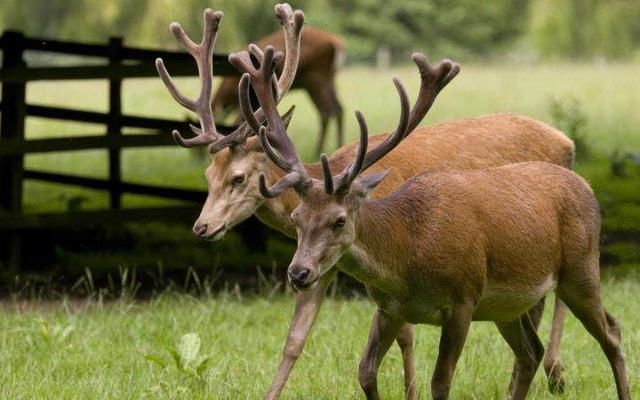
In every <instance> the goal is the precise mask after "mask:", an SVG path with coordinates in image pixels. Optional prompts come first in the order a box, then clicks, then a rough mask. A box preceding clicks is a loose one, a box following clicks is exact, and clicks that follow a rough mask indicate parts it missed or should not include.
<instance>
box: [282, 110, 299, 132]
mask: <svg viewBox="0 0 640 400" xmlns="http://www.w3.org/2000/svg"><path fill="white" fill-rule="evenodd" d="M295 110H296V106H295V105H293V106H291V108H289V109H288V110H287V112H286V113H284V114H283V115H282V117H281V118H282V122H283V123H284V127H285V129H288V128H289V122H291V118H293V112H294V111H295Z"/></svg>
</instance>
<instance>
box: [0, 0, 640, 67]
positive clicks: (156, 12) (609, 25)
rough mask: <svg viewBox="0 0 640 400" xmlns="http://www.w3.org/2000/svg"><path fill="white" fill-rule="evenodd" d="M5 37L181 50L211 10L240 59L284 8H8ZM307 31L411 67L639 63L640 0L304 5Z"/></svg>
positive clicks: (225, 43)
mask: <svg viewBox="0 0 640 400" xmlns="http://www.w3.org/2000/svg"><path fill="white" fill-rule="evenodd" d="M3 2H4V4H3V7H1V8H0V28H3V29H6V28H12V29H18V30H22V31H24V32H25V33H26V34H28V35H32V36H43V37H54V38H60V39H75V40H82V41H90V42H91V41H93V42H106V40H107V38H108V37H109V36H124V37H126V42H127V43H128V44H132V45H138V46H159V47H165V48H166V47H168V48H171V47H176V46H177V44H176V43H175V41H173V40H172V39H171V36H170V35H169V34H168V32H167V27H168V25H169V23H170V22H171V21H179V22H181V23H182V24H183V26H184V27H185V29H186V30H187V32H189V33H190V34H192V35H194V37H198V36H199V34H200V29H201V24H202V21H201V18H202V10H203V9H204V8H205V7H211V8H214V9H221V10H224V11H225V19H224V22H223V25H222V26H223V28H222V29H221V30H220V34H219V38H218V46H217V48H218V50H220V51H232V50H236V49H238V48H241V47H244V46H245V45H246V44H247V43H249V42H251V41H255V40H256V39H258V38H259V37H261V36H263V35H265V34H267V33H269V32H271V31H273V30H275V29H277V26H278V25H277V21H276V20H275V18H273V17H272V14H273V11H272V10H273V4H274V3H275V2H276V1H275V0H242V1H238V0H153V1H152V0H74V1H69V0H46V1H42V0H3ZM291 3H293V6H294V7H298V8H301V9H303V10H305V12H306V15H307V22H308V23H309V24H310V25H314V26H318V27H320V28H324V29H326V30H329V31H332V32H335V33H337V34H339V35H342V36H343V37H345V39H346V40H347V43H348V47H349V59H350V60H352V61H354V60H355V61H358V60H372V59H374V57H375V54H376V51H377V50H378V49H380V48H386V49H388V50H390V52H391V54H392V56H393V57H392V58H393V59H395V60H397V59H400V60H407V57H406V56H407V55H408V53H410V52H411V51H414V50H419V51H423V52H425V53H427V54H429V55H430V56H431V57H433V58H436V57H441V56H449V57H455V58H457V59H464V58H474V59H476V58H478V57H487V56H493V55H495V54H496V53H500V52H502V51H504V50H509V49H510V48H512V47H513V46H525V47H526V48H527V49H530V50H533V51H535V52H536V53H537V54H539V55H541V56H542V57H572V58H575V57H583V58H585V57H587V58H588V57H591V58H592V57H606V58H625V57H632V56H634V55H635V53H637V51H638V49H639V48H640V1H637V0H492V1H477V0H403V1H395V2H391V1H388V0H295V1H291Z"/></svg>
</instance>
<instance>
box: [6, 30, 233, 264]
mask: <svg viewBox="0 0 640 400" xmlns="http://www.w3.org/2000/svg"><path fill="white" fill-rule="evenodd" d="M0 50H2V69H0V82H2V103H0V111H1V115H2V120H1V124H0V234H3V235H4V237H5V238H6V240H5V241H4V242H5V243H2V246H3V248H2V249H1V250H2V251H1V252H0V254H4V256H3V258H4V263H6V264H7V265H8V266H10V268H13V269H16V268H18V267H19V266H20V254H21V232H24V231H25V230H33V229H48V228H60V227H65V226H69V225H73V226H74V227H77V226H79V225H80V226H82V225H95V224H101V223H105V222H113V221H131V220H134V219H135V220H140V219H158V218H160V219H162V220H167V219H172V218H174V219H175V218H181V219H192V218H193V217H194V215H197V208H198V207H197V205H196V204H193V205H185V206H173V207H156V208H144V209H122V207H121V197H122V194H123V193H134V194H144V195H152V196H159V197H164V198H169V199H179V200H186V201H192V202H201V201H202V200H204V197H205V196H204V193H203V192H201V191H197V190H189V189H182V188H167V187H160V186H152V185H143V184H137V183H128V182H123V181H122V174H121V150H122V149H123V148H132V147H151V146H174V145H175V143H174V142H173V139H172V138H171V135H170V134H169V132H170V131H171V130H172V129H176V128H177V129H185V128H186V126H187V122H186V121H176V120H169V119H162V118H147V117H140V116H134V115H126V114H123V112H122V81H123V79H126V78H143V77H149V78H154V79H158V75H157V72H156V69H155V66H154V63H153V62H154V60H155V59H156V58H157V57H162V58H163V59H164V60H165V62H166V63H167V64H168V66H169V68H170V70H171V73H172V75H173V76H197V69H196V67H195V63H194V62H193V59H192V58H191V56H189V55H188V54H186V53H182V52H173V51H161V50H151V49H141V48H132V47H126V46H124V45H123V41H122V39H121V38H111V39H110V40H109V43H108V44H107V45H98V44H84V43H73V42H63V41H57V40H48V39H39V38H29V37H25V36H24V35H23V34H22V33H20V32H15V31H5V32H4V34H3V35H2V37H1V38H0ZM25 52H44V53H57V54H67V55H75V56H87V57H94V58H95V57H98V58H102V59H104V60H105V62H104V64H102V65H78V66H38V67H33V66H29V65H27V63H26V61H25ZM213 62H214V71H215V73H216V74H218V75H234V74H236V73H237V72H236V70H235V69H234V68H233V67H232V66H231V65H230V64H229V63H228V62H227V58H226V56H224V55H215V56H214V60H213ZM70 79H74V80H78V79H105V80H108V82H109V110H108V111H107V112H106V113H101V112H93V111H81V110H75V109H68V108H59V107H49V106H42V105H37V104H27V102H26V98H25V92H26V88H27V84H28V83H29V82H33V81H43V80H46V81H52V80H70ZM28 117H38V118H47V119H56V120H67V121H79V122H85V123H94V124H98V125H103V126H104V127H105V135H104V136H73V137H63V138H48V139H47V138H43V139H33V140H27V139H26V138H25V120H26V119H27V118H28ZM126 127H135V128H142V129H147V130H152V132H150V133H141V134H127V135H123V134H122V130H123V128H126ZM218 128H219V130H221V131H223V132H224V131H225V130H228V129H230V128H229V127H224V126H220V127H218ZM87 149H105V150H106V151H108V153H109V159H108V163H109V169H108V171H109V173H108V179H96V178H89V177H83V176H76V175H65V174H57V173H51V172H47V171H36V170H30V169H25V168H24V156H25V155H26V154H35V153H47V152H60V151H76V150H87ZM25 179H33V180H39V181H45V182H52V183H57V184H65V185H76V186H82V187H85V188H90V189H98V190H105V191H108V192H109V197H110V208H109V209H107V210H101V211H90V212H69V213H58V214H29V215H25V214H23V212H22V202H23V190H22V188H23V181H24V180H25ZM0 263H2V260H1V259H0Z"/></svg>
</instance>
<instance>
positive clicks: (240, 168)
mask: <svg viewBox="0 0 640 400" xmlns="http://www.w3.org/2000/svg"><path fill="white" fill-rule="evenodd" d="M274 9H275V14H276V17H277V18H278V19H279V20H280V23H281V24H282V27H283V30H284V33H285V49H286V57H283V56H282V55H279V56H278V59H277V60H276V61H277V62H284V66H283V71H282V73H281V74H280V77H276V76H275V74H274V73H272V75H271V76H270V77H269V82H271V83H272V84H273V90H274V91H275V98H276V99H277V100H276V102H279V101H280V100H281V99H282V98H283V97H284V95H285V94H286V93H287V91H288V90H289V88H290V87H291V84H292V83H293V79H294V77H295V73H296V69H297V67H298V60H299V56H300V34H301V31H302V26H303V24H304V14H303V13H302V11H300V10H295V11H294V10H293V9H292V8H291V6H289V5H288V4H276V6H275V7H274ZM222 17H223V13H222V12H220V11H213V10H211V9H206V10H205V11H204V28H203V37H202V41H201V42H200V43H199V44H195V43H194V42H193V41H192V40H191V39H190V38H189V37H188V36H187V34H186V33H185V32H184V29H182V27H181V26H180V24H178V23H177V22H174V23H172V24H171V25H170V30H171V32H172V33H173V35H174V36H175V37H176V39H177V40H178V42H179V43H180V45H181V46H182V47H183V48H184V49H185V50H186V51H187V52H189V54H191V55H192V56H193V58H194V59H195V61H196V64H197V66H198V76H199V79H200V82H201V87H200V93H199V95H198V97H197V98H196V99H190V98H187V97H186V96H184V95H183V94H182V93H181V92H180V91H179V90H178V89H177V87H176V85H175V83H174V82H173V80H172V79H171V76H170V75H169V73H168V72H167V69H166V68H165V66H164V63H163V61H162V59H157V60H156V68H157V70H158V73H159V74H160V78H161V79H162V82H163V83H164V84H165V86H166V87H167V89H168V90H169V93H170V94H171V96H172V97H173V98H174V99H175V100H176V101H177V102H178V103H179V104H180V105H182V106H183V107H185V108H186V109H188V110H190V111H192V112H194V113H195V114H196V115H197V117H198V120H199V122H200V127H196V126H191V130H192V131H193V133H194V134H195V136H194V137H191V138H185V137H184V136H182V134H181V133H180V132H178V131H173V137H174V139H175V140H176V142H177V143H178V144H179V145H181V146H183V147H195V146H208V150H209V153H210V154H212V155H215V156H214V157H212V162H211V165H210V166H209V168H207V170H206V172H205V178H206V179H207V183H208V196H207V200H206V202H205V204H204V206H203V208H202V211H201V213H200V216H199V217H198V220H197V221H196V223H195V224H194V227H193V232H194V234H195V235H196V236H198V237H201V238H205V239H209V240H216V239H220V238H221V237H222V236H224V233H225V232H226V231H227V230H228V229H230V228H231V227H232V226H234V225H236V224H237V223H239V222H242V221H243V220H245V219H246V218H248V217H249V216H250V215H251V214H253V212H254V211H255V210H256V209H257V208H258V207H259V206H260V204H261V202H262V200H263V198H262V196H260V193H259V190H258V174H259V173H260V172H263V171H264V168H265V165H266V163H267V158H266V156H265V155H264V153H263V152H262V150H261V148H260V146H259V144H258V143H257V139H255V138H254V136H255V133H256V130H255V129H254V126H255V125H250V124H248V123H246V122H243V123H242V124H240V125H239V126H238V127H237V128H236V129H235V130H234V131H233V132H231V133H229V134H226V135H224V134H222V133H220V132H218V131H217V130H216V124H215V120H214V118H213V112H212V108H211V98H212V92H213V83H212V56H213V49H214V44H215V39H216V35H217V31H218V26H219V24H220V22H221V20H222ZM249 51H250V54H249V53H247V54H246V57H247V58H248V59H249V58H250V57H251V56H253V57H254V58H255V59H256V60H258V62H261V61H262V60H263V56H264V55H263V53H262V51H261V50H260V49H259V48H258V47H257V46H255V45H250V46H249ZM232 56H233V55H232ZM241 89H243V90H245V89H246V88H243V87H241ZM292 113H293V109H291V110H289V112H288V113H286V115H285V116H283V117H282V119H283V120H284V123H285V124H286V123H287V121H288V120H289V119H290V118H291V115H292ZM250 118H251V119H252V121H262V120H263V119H264V113H263V111H262V110H261V109H259V110H256V111H255V112H252V115H251V117H250ZM258 124H260V122H259V123H258Z"/></svg>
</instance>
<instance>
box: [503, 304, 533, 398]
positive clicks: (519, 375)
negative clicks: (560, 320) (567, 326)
mask: <svg viewBox="0 0 640 400" xmlns="http://www.w3.org/2000/svg"><path fill="white" fill-rule="evenodd" d="M538 304H541V305H542V307H544V302H542V303H538ZM531 314H532V313H531V312H528V313H526V314H524V315H523V316H521V317H520V318H518V319H517V320H515V321H512V322H508V323H496V326H497V327H498V330H499V331H500V334H501V335H502V337H503V338H504V339H505V340H506V341H507V343H508V344H509V347H511V350H513V352H514V354H515V356H516V360H515V366H514V369H513V375H512V377H511V383H510V384H509V399H511V400H516V399H524V398H526V396H527V393H528V392H529V387H530V386H531V382H532V381H533V378H534V376H535V374H536V371H537V370H538V367H539V366H540V362H541V361H542V357H543V356H544V346H543V345H542V342H541V341H540V338H539V337H538V334H537V333H536V326H535V324H534V321H533V320H532V318H531Z"/></svg>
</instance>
